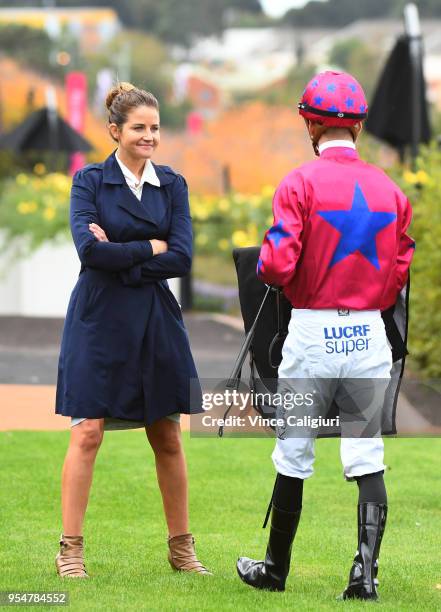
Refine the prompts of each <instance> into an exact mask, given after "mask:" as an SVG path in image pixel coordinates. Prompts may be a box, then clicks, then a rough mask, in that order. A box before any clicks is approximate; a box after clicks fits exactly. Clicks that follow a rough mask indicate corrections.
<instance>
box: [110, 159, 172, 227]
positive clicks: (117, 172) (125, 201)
mask: <svg viewBox="0 0 441 612" xmlns="http://www.w3.org/2000/svg"><path fill="white" fill-rule="evenodd" d="M103 182H104V183H108V184H111V185H115V186H116V185H118V186H119V189H118V191H117V193H116V194H115V196H116V197H115V200H116V204H117V205H118V206H119V207H120V208H123V209H124V210H126V211H127V212H128V213H130V214H131V215H133V216H134V217H137V218H138V219H142V220H143V221H147V222H148V223H151V224H153V225H155V226H156V227H157V226H158V219H157V218H156V215H153V214H152V213H151V212H150V210H149V206H148V205H147V200H148V198H149V195H148V192H149V190H148V187H147V185H148V183H147V184H144V188H143V190H142V198H141V201H139V200H138V198H137V197H136V196H135V194H133V193H132V191H131V190H130V187H129V186H128V185H127V183H126V181H125V178H124V175H123V173H122V171H121V168H120V167H119V164H118V162H117V161H116V159H115V151H113V153H112V154H111V155H109V157H108V158H107V159H106V161H105V162H104V166H103ZM152 189H157V190H158V191H159V189H160V187H152ZM150 193H151V192H150ZM150 208H151V207H150ZM162 217H163V214H162V215H161V219H162Z"/></svg>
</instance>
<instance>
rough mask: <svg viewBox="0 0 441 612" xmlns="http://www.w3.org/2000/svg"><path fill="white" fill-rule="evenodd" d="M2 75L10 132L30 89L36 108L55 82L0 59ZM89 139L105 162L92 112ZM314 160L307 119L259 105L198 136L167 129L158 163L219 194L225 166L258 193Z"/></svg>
mask: <svg viewBox="0 0 441 612" xmlns="http://www.w3.org/2000/svg"><path fill="white" fill-rule="evenodd" d="M0 74H1V97H2V115H3V117H2V118H3V125H4V128H5V129H6V130H7V129H10V128H12V127H13V126H14V125H16V124H17V123H18V122H20V121H22V120H23V119H24V118H25V116H26V114H27V108H26V99H27V95H28V93H29V89H30V88H31V87H32V88H33V89H34V95H35V97H34V105H35V107H36V108H40V107H41V106H44V105H45V103H46V100H45V89H46V87H48V86H50V85H53V82H52V81H50V80H49V79H46V78H45V77H43V76H41V75H39V74H37V73H35V72H33V71H31V70H28V69H25V68H23V67H21V66H19V65H18V64H17V63H16V62H15V61H13V60H11V59H8V58H0ZM56 91H57V99H58V104H59V111H60V114H61V115H62V116H63V117H66V94H65V90H64V88H63V87H61V86H57V87H56ZM85 136H86V138H87V139H88V140H89V141H90V142H91V144H92V146H93V147H94V151H93V152H92V153H90V154H88V155H87V161H89V162H91V161H102V160H104V159H105V158H106V157H107V156H108V155H109V154H110V153H111V152H112V150H114V148H115V144H114V142H113V141H112V140H111V138H110V136H109V135H108V132H107V128H106V121H105V119H104V118H103V117H96V116H95V115H94V114H93V113H92V112H91V110H90V109H89V110H88V111H87V114H86V129H85ZM312 157H313V154H312V149H311V145H310V143H309V140H308V138H307V135H306V130H305V127H304V124H303V120H301V118H300V117H299V116H298V114H297V111H296V109H295V108H289V107H284V106H267V105H265V104H263V103H262V102H259V101H255V102H251V103H246V104H243V105H240V106H237V107H233V108H231V109H229V110H226V111H224V112H223V113H222V114H221V115H220V116H219V117H218V118H217V119H214V120H212V121H207V122H206V124H205V126H204V129H203V131H202V133H201V134H199V135H197V136H194V135H189V134H186V133H185V132H178V133H176V132H168V131H166V130H163V133H162V139H161V145H160V147H159V149H158V151H157V152H156V154H155V157H154V161H156V162H158V163H165V164H168V165H170V166H172V167H173V168H175V169H176V170H177V171H179V172H181V173H182V174H183V175H184V176H185V177H186V179H187V181H188V183H189V185H190V189H191V191H192V192H194V193H199V194H219V193H222V192H223V190H224V183H223V178H222V176H223V169H224V168H225V167H226V166H228V168H229V174H230V178H231V187H232V189H233V190H237V191H240V192H243V193H257V192H260V191H261V189H262V188H263V187H264V186H265V185H277V183H278V182H279V181H280V180H281V179H282V178H283V176H285V175H286V174H287V173H288V172H289V171H290V170H291V169H292V168H293V167H294V166H296V165H297V164H299V163H301V162H303V161H307V160H309V159H312Z"/></svg>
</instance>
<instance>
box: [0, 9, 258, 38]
mask: <svg viewBox="0 0 441 612" xmlns="http://www.w3.org/2000/svg"><path fill="white" fill-rule="evenodd" d="M20 4H21V5H22V6H35V7H41V2H40V1H39V0H22V1H21V3H20ZM56 4H57V7H59V8H61V7H75V8H78V7H85V8H86V7H87V8H90V5H91V2H90V0H57V3H56ZM92 4H93V6H94V7H101V6H105V7H111V8H113V9H115V10H116V12H117V13H118V16H119V18H120V19H121V21H122V23H123V24H124V26H126V27H128V28H137V29H141V30H144V31H145V32H148V33H150V34H153V35H156V36H158V37H160V38H163V39H164V40H167V41H169V42H173V43H178V44H182V45H188V44H189V43H190V42H191V40H192V38H193V37H194V36H197V35H210V34H219V33H220V32H222V30H223V29H224V27H225V25H226V18H227V15H228V11H229V10H235V11H238V12H240V13H249V14H252V15H258V14H261V13H262V8H261V6H260V2H259V1H258V0H203V2H201V1H200V0H185V1H183V0H160V1H158V0H130V2H125V1H124V0H94V2H93V3H92ZM10 5H11V2H10V0H0V6H8V7H9V6H10Z"/></svg>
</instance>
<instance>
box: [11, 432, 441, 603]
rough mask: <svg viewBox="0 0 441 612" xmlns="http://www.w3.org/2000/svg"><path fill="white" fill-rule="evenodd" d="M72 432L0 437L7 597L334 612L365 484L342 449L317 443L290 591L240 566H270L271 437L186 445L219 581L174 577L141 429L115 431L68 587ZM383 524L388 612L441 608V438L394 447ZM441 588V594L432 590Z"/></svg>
mask: <svg viewBox="0 0 441 612" xmlns="http://www.w3.org/2000/svg"><path fill="white" fill-rule="evenodd" d="M67 443H68V433H64V432H60V433H54V432H50V433H49V432H48V433H41V432H6V433H5V432H3V433H0V465H1V478H0V492H1V506H0V518H1V524H0V559H1V564H0V569H1V573H0V591H4V590H19V591H46V590H48V591H57V590H63V589H64V590H67V591H69V594H70V609H72V610H101V609H109V610H112V611H113V610H235V611H241V610H250V611H251V610H255V609H259V610H268V611H270V610H271V611H273V610H308V611H315V610H330V609H335V610H338V609H340V610H341V609H342V608H344V609H351V610H353V609H357V610H358V609H366V606H372V605H375V604H372V603H358V602H342V603H340V602H336V601H335V596H336V595H338V594H339V592H340V591H341V590H342V588H343V587H344V586H345V583H346V580H347V576H348V572H349V568H350V565H351V561H352V557H353V554H354V552H355V548H356V502H357V486H356V484H355V483H351V484H349V483H346V482H345V481H344V480H343V478H342V475H341V467H340V464H339V453H338V442H337V441H336V440H320V441H319V442H318V443H317V463H316V474H315V476H314V477H313V478H312V479H311V480H310V481H308V482H307V483H306V486H305V490H304V506H303V514H302V518H301V522H300V525H299V530H298V532H297V538H296V540H295V544H294V553H293V559H292V569H291V574H290V577H289V579H288V582H287V590H286V592H285V593H268V592H261V591H255V590H253V589H251V588H250V587H248V586H246V585H244V584H243V583H242V582H241V581H240V580H239V578H238V576H237V574H236V569H235V561H236V558H237V556H238V555H240V554H245V555H247V556H251V557H253V556H254V557H255V558H262V555H263V553H264V551H265V545H266V540H267V537H268V531H267V530H263V529H261V525H262V521H263V518H264V514H265V510H266V506H267V503H268V498H269V496H270V493H271V490H272V486H273V479H274V473H273V468H272V464H271V461H270V457H269V456H270V452H271V449H272V446H273V441H272V440H270V439H264V440H258V439H228V438H224V439H200V438H199V439H196V438H193V439H192V438H190V437H189V436H188V434H187V435H186V436H185V445H186V451H187V458H188V463H189V475H190V497H191V502H190V506H191V528H192V530H193V532H194V534H195V536H196V540H197V550H198V553H199V556H200V558H201V560H202V561H203V562H204V563H205V564H206V565H207V566H208V567H209V568H210V569H211V570H212V571H213V572H214V574H215V575H214V576H213V577H201V576H195V575H184V574H178V573H174V572H172V570H171V569H170V567H169V565H168V562H167V559H166V550H167V549H166V529H165V523H164V519H163V515H162V506H161V500H160V496H159V492H158V488H157V484H156V476H155V469H154V462H153V457H152V452H151V450H150V449H149V447H148V446H147V443H146V440H145V435H144V433H143V432H112V433H107V434H106V437H105V441H104V443H103V446H102V448H101V450H100V453H99V456H98V459H97V465H96V472H95V480H94V484H93V488H92V493H91V499H90V504H89V509H88V514H87V518H86V525H85V533H84V535H85V543H86V562H87V563H86V566H87V568H88V571H89V573H90V575H91V578H90V579H89V580H78V581H74V580H70V581H69V580H61V579H59V578H58V577H57V576H56V574H55V564H54V557H55V554H56V552H57V550H58V537H59V535H60V531H61V527H60V508H59V479H60V468H61V464H62V461H63V457H64V453H65V450H66V446H67ZM386 452H387V454H386V463H387V464H388V465H389V467H390V471H389V472H388V473H387V486H388V494H389V523H388V528H387V530H386V534H385V537H384V541H383V547H382V555H381V560H380V574H379V579H380V594H381V603H380V604H379V605H380V606H381V609H382V610H424V611H428V610H441V590H439V589H440V586H439V584H440V583H441V571H440V568H441V563H440V558H441V554H440V550H441V546H440V545H441V529H440V527H441V488H440V456H441V440H439V439H419V440H417V439H400V440H395V439H393V440H387V441H386ZM437 585H438V588H437Z"/></svg>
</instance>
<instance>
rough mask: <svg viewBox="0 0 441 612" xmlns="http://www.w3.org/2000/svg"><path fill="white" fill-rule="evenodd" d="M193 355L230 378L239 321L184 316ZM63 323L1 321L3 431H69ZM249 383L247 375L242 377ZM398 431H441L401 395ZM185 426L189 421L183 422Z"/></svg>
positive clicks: (206, 375)
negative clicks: (62, 372)
mask: <svg viewBox="0 0 441 612" xmlns="http://www.w3.org/2000/svg"><path fill="white" fill-rule="evenodd" d="M185 322H186V326H187V329H188V332H189V335H190V340H191V346H192V350H193V355H194V358H195V361H196V365H197V368H198V372H199V375H200V377H201V378H202V379H224V378H227V377H228V375H229V374H230V372H231V369H232V367H233V365H234V361H235V359H236V357H237V354H238V352H239V349H240V346H241V343H242V340H243V328H242V323H241V321H240V320H238V319H236V318H234V317H228V316H225V315H210V314H200V313H192V314H189V315H186V317H185ZM62 327H63V321H62V320H61V319H31V318H25V317H0V430H9V429H44V430H48V429H54V430H61V429H67V428H68V427H69V419H67V418H64V417H61V416H58V415H55V414H54V404H55V383H56V374H57V361H58V351H59V343H60V337H61V332H62ZM244 380H246V374H245V376H244ZM397 423H398V428H399V431H400V432H402V433H405V432H406V433H410V432H412V431H415V427H416V428H417V429H418V431H419V432H423V431H424V432H426V433H428V434H436V433H438V434H439V433H441V431H440V429H439V428H438V429H436V428H435V427H433V426H431V425H430V423H429V422H428V421H427V420H426V419H425V418H424V417H423V416H421V415H420V414H419V413H418V412H417V411H416V410H415V408H414V407H413V406H412V405H411V404H410V403H409V402H408V401H407V400H406V398H405V397H404V396H403V395H401V396H400V401H399V408H398V412H397ZM182 424H183V428H186V427H188V419H186V418H184V419H183V422H182Z"/></svg>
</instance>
